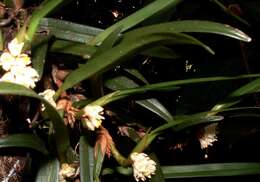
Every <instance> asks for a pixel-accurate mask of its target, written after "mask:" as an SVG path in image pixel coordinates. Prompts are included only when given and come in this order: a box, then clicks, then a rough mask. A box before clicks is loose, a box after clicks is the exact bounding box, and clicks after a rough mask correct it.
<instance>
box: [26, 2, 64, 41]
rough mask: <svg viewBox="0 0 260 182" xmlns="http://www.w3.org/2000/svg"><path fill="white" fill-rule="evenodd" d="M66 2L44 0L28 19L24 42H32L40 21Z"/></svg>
mask: <svg viewBox="0 0 260 182" xmlns="http://www.w3.org/2000/svg"><path fill="white" fill-rule="evenodd" d="M65 1H66V0H45V1H43V2H42V3H41V4H40V6H38V8H37V10H35V11H33V14H32V16H31V18H30V22H29V26H28V30H27V32H26V40H28V41H30V42H31V41H32V39H33V36H34V33H35V32H36V31H37V28H38V25H39V23H40V21H41V19H42V18H43V17H44V16H46V15H47V14H48V13H49V12H50V11H52V10H53V9H54V8H55V7H57V6H58V5H59V4H61V3H63V2H65Z"/></svg>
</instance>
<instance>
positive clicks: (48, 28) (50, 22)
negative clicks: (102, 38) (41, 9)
mask: <svg viewBox="0 0 260 182" xmlns="http://www.w3.org/2000/svg"><path fill="white" fill-rule="evenodd" d="M102 31H103V30H102V29H99V28H95V27H91V26H87V25H81V24H77V23H73V22H70V21H64V20H57V19H53V18H43V19H42V20H41V21H40V24H39V28H38V32H47V33H48V34H50V35H53V36H55V37H56V38H58V39H64V40H69V41H73V42H78V43H83V44H85V43H87V42H89V41H90V40H92V39H93V38H94V37H95V36H96V35H97V34H98V33H100V32H102Z"/></svg>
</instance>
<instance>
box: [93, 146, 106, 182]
mask: <svg viewBox="0 0 260 182" xmlns="http://www.w3.org/2000/svg"><path fill="white" fill-rule="evenodd" d="M97 153H98V155H97V159H96V160H95V166H94V172H95V175H94V176H95V178H94V179H95V182H99V176H100V173H101V169H102V165H103V161H104V158H105V154H104V155H103V154H102V150H101V147H100V145H99V147H98V152H97Z"/></svg>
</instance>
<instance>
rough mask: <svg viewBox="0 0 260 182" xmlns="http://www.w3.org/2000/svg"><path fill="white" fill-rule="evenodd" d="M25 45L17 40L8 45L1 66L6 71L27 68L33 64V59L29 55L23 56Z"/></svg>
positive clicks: (0, 59)
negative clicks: (14, 67) (16, 67)
mask: <svg viewBox="0 0 260 182" xmlns="http://www.w3.org/2000/svg"><path fill="white" fill-rule="evenodd" d="M23 44H24V43H19V44H18V41H17V39H14V40H12V41H11V42H10V43H9V44H8V50H9V51H6V52H4V53H3V54H2V55H1V56H0V65H1V66H2V68H3V69H4V70H5V71H9V70H10V69H11V68H12V67H13V66H21V67H26V66H27V65H29V64H31V58H30V57H29V56H28V55H27V54H21V51H22V47H23Z"/></svg>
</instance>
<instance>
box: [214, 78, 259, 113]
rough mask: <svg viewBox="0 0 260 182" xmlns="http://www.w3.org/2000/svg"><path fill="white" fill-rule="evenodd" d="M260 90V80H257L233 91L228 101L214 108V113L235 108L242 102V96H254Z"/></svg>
mask: <svg viewBox="0 0 260 182" xmlns="http://www.w3.org/2000/svg"><path fill="white" fill-rule="evenodd" d="M259 89H260V78H257V79H255V80H253V81H251V82H249V83H247V84H245V85H244V86H242V87H240V88H238V89H237V90H235V91H233V92H232V93H231V94H230V95H229V96H228V98H227V100H226V101H222V102H220V103H218V104H216V105H215V106H214V107H213V108H212V111H220V110H223V109H225V108H228V107H230V106H233V105H234V104H236V103H238V102H239V101H240V98H239V97H241V96H243V95H247V94H252V93H256V92H259Z"/></svg>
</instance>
